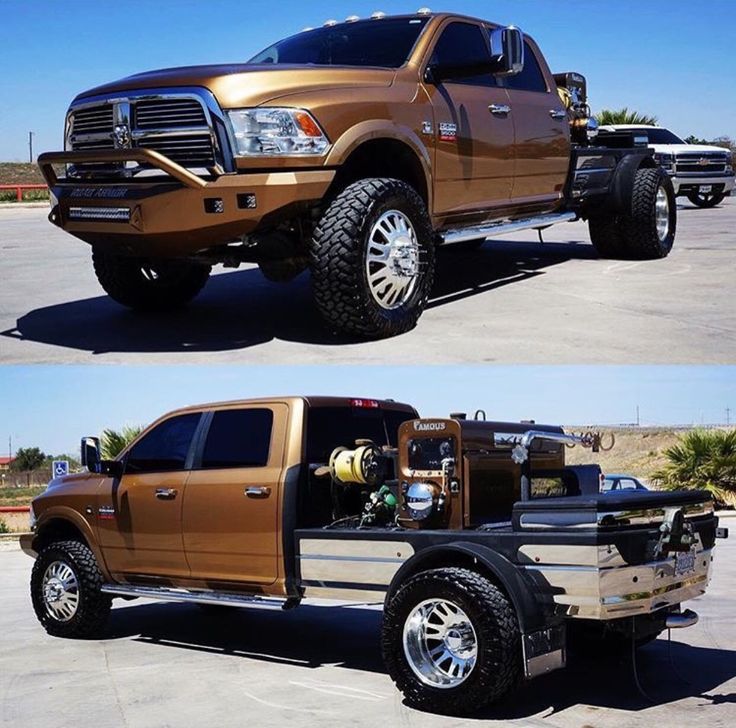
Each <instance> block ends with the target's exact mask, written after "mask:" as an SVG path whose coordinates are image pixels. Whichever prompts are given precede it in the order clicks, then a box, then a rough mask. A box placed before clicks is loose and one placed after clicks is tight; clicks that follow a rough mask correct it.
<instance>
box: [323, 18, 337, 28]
mask: <svg viewBox="0 0 736 728" xmlns="http://www.w3.org/2000/svg"><path fill="white" fill-rule="evenodd" d="M333 25H337V20H333V19H332V18H330V19H329V20H325V24H324V26H323V27H325V28H331V27H332V26H333Z"/></svg>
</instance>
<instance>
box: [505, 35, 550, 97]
mask: <svg viewBox="0 0 736 728" xmlns="http://www.w3.org/2000/svg"><path fill="white" fill-rule="evenodd" d="M504 84H505V86H506V88H508V90H509V91H535V92H537V93H547V91H548V90H549V89H548V88H547V81H546V80H545V78H544V73H543V71H542V67H541V66H540V65H539V60H538V59H537V55H536V53H534V50H533V49H532V47H531V46H530V45H529V43H528V42H527V41H524V68H523V69H522V70H521V72H520V73H517V74H516V75H515V76H507V77H506V78H505V79H504Z"/></svg>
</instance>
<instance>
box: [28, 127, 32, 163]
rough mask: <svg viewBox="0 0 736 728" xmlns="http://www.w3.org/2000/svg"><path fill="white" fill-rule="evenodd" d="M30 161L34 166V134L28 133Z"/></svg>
mask: <svg viewBox="0 0 736 728" xmlns="http://www.w3.org/2000/svg"><path fill="white" fill-rule="evenodd" d="M28 161H29V162H30V163H31V164H33V132H32V131H29V132H28Z"/></svg>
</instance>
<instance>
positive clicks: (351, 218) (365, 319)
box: [310, 178, 435, 339]
mask: <svg viewBox="0 0 736 728" xmlns="http://www.w3.org/2000/svg"><path fill="white" fill-rule="evenodd" d="M385 216H388V217H385ZM382 220H383V221H384V222H385V223H386V224H387V225H388V229H389V233H388V234H387V233H385V232H381V230H379V229H378V224H379V222H381V221H382ZM401 225H405V226H407V227H408V228H410V230H409V231H408V232H407V234H406V236H402V235H401V232H400V229H399V228H400V227H401ZM390 240H393V243H391V242H389V241H390ZM375 244H381V245H384V246H386V250H387V251H388V252H386V255H387V260H386V261H385V262H377V261H375V257H376V256H377V255H378V254H379V250H380V249H379V248H377V247H376V245H375ZM369 257H372V258H373V259H374V260H373V262H369ZM434 259H435V251H434V240H433V232H432V227H431V225H430V221H429V215H428V213H427V208H426V206H425V204H424V201H423V200H422V198H421V197H420V196H419V194H418V193H417V192H416V191H415V190H414V189H413V188H412V187H411V186H410V185H408V184H406V183H405V182H401V181H399V180H396V179H384V178H370V179H363V180H359V181H358V182H354V183H353V184H351V185H349V186H347V187H346V188H345V189H344V190H342V192H340V193H339V194H338V195H337V197H335V199H334V200H333V201H332V202H331V204H330V205H329V207H328V208H327V210H326V212H325V213H324V215H323V216H322V219H321V220H320V221H319V223H318V225H317V227H316V229H315V231H314V235H313V237H312V244H311V249H310V267H311V271H312V287H313V291H314V297H315V301H316V303H317V307H318V308H319V311H320V313H321V315H322V317H323V318H324V320H325V321H326V323H327V325H328V326H329V327H330V328H331V329H332V330H333V331H335V332H339V333H341V334H348V335H350V336H355V337H358V338H363V339H379V338H385V337H389V336H395V335H397V334H402V333H404V332H405V331H409V330H410V329H412V328H413V327H414V326H415V325H416V322H417V320H418V318H419V316H420V315H421V314H422V311H423V310H424V308H425V306H426V304H427V299H428V298H429V293H430V290H431V288H432V283H433V280H434ZM382 275H383V276H384V277H381V276H382ZM401 286H404V287H403V288H401ZM394 296H395V298H394Z"/></svg>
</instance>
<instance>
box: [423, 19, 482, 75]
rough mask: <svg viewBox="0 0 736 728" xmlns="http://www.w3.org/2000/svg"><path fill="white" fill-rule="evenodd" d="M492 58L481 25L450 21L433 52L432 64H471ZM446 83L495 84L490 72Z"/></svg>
mask: <svg viewBox="0 0 736 728" xmlns="http://www.w3.org/2000/svg"><path fill="white" fill-rule="evenodd" d="M490 60H491V51H490V48H489V46H488V41H487V40H486V38H485V36H484V34H483V31H482V30H481V28H480V26H479V25H473V24H471V23H450V25H448V26H447V27H446V28H445V29H444V30H443V31H442V35H441V36H440V39H439V40H438V41H437V45H436V46H435V48H434V52H433V53H432V58H431V60H430V65H441V66H469V65H472V64H474V63H478V62H481V61H488V62H490ZM445 83H465V84H472V85H474V86H495V85H496V79H495V77H494V76H492V75H491V74H490V73H486V74H483V75H480V76H472V77H470V78H461V79H454V80H452V81H446V82H445Z"/></svg>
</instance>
